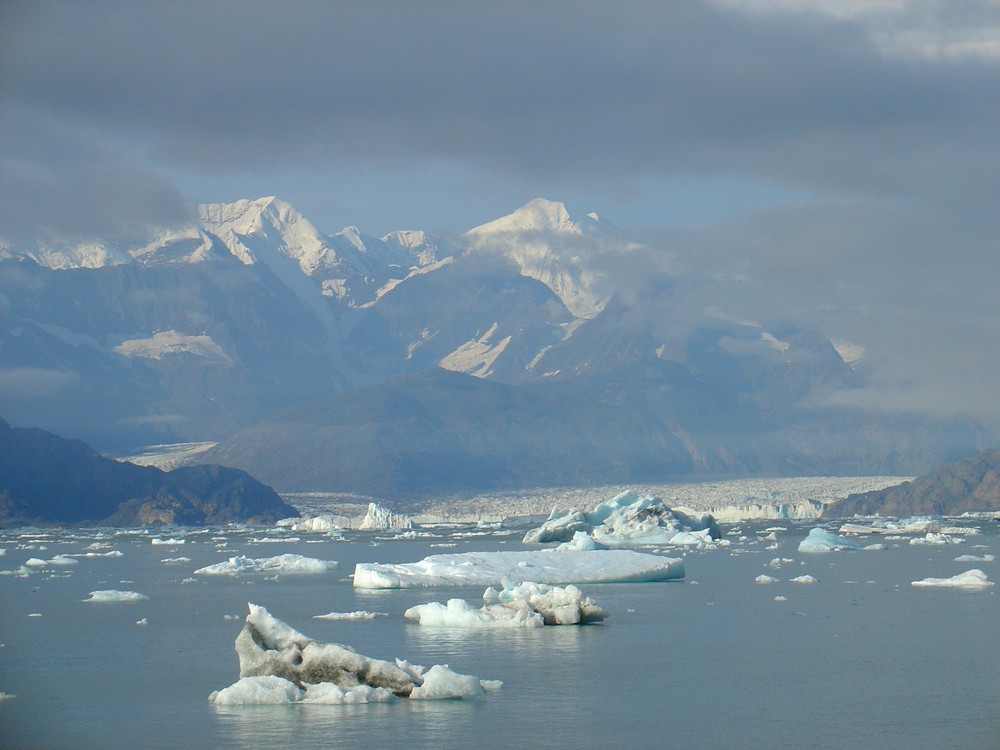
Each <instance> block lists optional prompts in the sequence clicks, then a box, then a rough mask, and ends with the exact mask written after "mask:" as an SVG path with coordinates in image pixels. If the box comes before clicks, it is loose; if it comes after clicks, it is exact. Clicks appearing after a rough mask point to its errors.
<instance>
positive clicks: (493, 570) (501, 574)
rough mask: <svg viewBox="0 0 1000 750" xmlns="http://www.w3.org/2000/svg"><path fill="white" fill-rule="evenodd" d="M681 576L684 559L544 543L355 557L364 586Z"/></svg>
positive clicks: (357, 575)
mask: <svg viewBox="0 0 1000 750" xmlns="http://www.w3.org/2000/svg"><path fill="white" fill-rule="evenodd" d="M683 577H684V561H683V560H681V559H679V558H673V557H661V556H660V555H651V554H648V553H645V552H634V551H632V550H595V551H589V552H581V551H579V550H558V549H546V550H541V551H537V552H513V551H503V552H466V553H463V554H452V555H448V554H445V555H431V556H430V557H425V558H424V559H423V560H420V561H419V562H415V563H399V564H383V563H358V564H357V565H356V566H355V568H354V586H355V588H362V589H400V588H425V587H431V586H483V587H485V586H497V585H501V586H502V585H508V584H517V583H524V582H525V581H532V582H535V583H546V584H549V585H564V584H568V583H627V582H647V581H667V580H673V579H678V578H683Z"/></svg>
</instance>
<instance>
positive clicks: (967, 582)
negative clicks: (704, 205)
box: [911, 568, 993, 589]
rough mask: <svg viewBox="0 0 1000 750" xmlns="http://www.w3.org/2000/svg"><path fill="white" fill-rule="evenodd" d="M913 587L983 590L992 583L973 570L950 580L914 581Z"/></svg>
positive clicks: (983, 575) (981, 573) (981, 572)
mask: <svg viewBox="0 0 1000 750" xmlns="http://www.w3.org/2000/svg"><path fill="white" fill-rule="evenodd" d="M911 585H913V586H943V587H951V588H960V589H984V588H989V587H990V586H992V585H993V581H990V580H989V579H987V578H986V574H985V573H984V572H983V571H981V570H979V568H973V569H972V570H967V571H965V572H964V573H959V574H958V575H957V576H952V577H951V578H925V579H923V580H922V581H914V582H913V583H912V584H911Z"/></svg>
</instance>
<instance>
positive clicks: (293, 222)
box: [198, 196, 457, 307]
mask: <svg viewBox="0 0 1000 750" xmlns="http://www.w3.org/2000/svg"><path fill="white" fill-rule="evenodd" d="M198 215H199V219H200V221H201V222H202V224H203V226H204V227H205V228H206V229H207V230H208V231H210V232H213V233H215V234H217V235H218V236H219V237H220V238H221V239H222V241H223V242H224V243H225V244H226V246H227V247H228V248H229V250H230V252H231V253H232V254H233V255H234V256H236V257H237V258H239V259H240V260H241V261H242V262H243V263H246V264H248V265H249V264H253V263H263V264H264V265H266V266H267V267H268V268H270V269H271V270H272V271H274V272H275V273H276V274H277V275H278V276H279V278H281V279H282V281H283V282H284V283H285V284H286V286H290V287H295V288H299V287H301V283H300V282H297V281H296V280H295V279H294V278H293V276H295V275H302V276H305V277H308V278H309V279H311V280H312V284H313V285H315V284H317V283H318V285H319V288H320V290H321V291H322V294H323V295H324V296H326V297H332V298H335V299H337V300H343V301H344V302H345V303H346V304H347V305H349V306H351V307H358V306H361V305H364V304H366V303H370V302H371V301H372V300H374V299H376V296H377V292H378V290H379V289H380V288H382V287H383V286H385V285H386V284H387V283H389V282H391V281H399V280H401V279H404V278H406V276H407V275H408V274H409V273H410V272H411V270H412V269H414V268H420V267H423V266H425V265H427V264H429V263H433V262H435V261H437V260H438V259H439V257H438V253H439V248H441V249H442V250H443V252H442V256H443V255H447V254H449V253H451V254H453V253H454V252H456V251H457V249H454V248H444V243H436V242H435V241H434V240H432V239H431V238H429V237H427V236H426V235H425V234H424V233H423V232H394V233H392V234H390V235H387V236H386V237H384V238H382V239H378V238H375V237H371V236H369V235H366V234H363V233H362V232H360V231H359V230H358V229H357V227H353V226H351V227H346V228H344V229H342V230H341V231H339V232H336V233H334V234H324V233H323V232H321V231H319V230H318V229H317V228H316V227H315V226H313V224H312V223H311V222H310V221H309V220H308V219H306V218H305V217H304V216H303V215H302V214H301V213H299V212H298V211H297V210H296V209H295V208H294V207H293V206H291V205H290V204H288V203H286V202H284V201H282V200H280V199H279V198H275V197H273V196H271V197H266V198H258V199H256V200H246V199H244V200H239V201H236V202H235V203H227V204H222V203H212V204H204V205H201V206H199V207H198ZM305 293H306V294H311V293H310V292H305Z"/></svg>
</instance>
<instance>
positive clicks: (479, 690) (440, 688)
mask: <svg viewBox="0 0 1000 750" xmlns="http://www.w3.org/2000/svg"><path fill="white" fill-rule="evenodd" d="M423 677H424V681H423V682H422V683H421V684H420V685H418V686H417V687H415V688H413V690H412V691H411V692H410V697H411V698H413V699H416V700H440V699H442V698H444V699H447V698H472V697H474V696H477V695H482V694H483V693H484V692H485V690H484V689H483V686H482V684H480V681H479V678H478V677H473V676H472V675H467V674H458V673H457V672H452V671H451V670H450V669H449V668H448V665H447V664H435V665H434V666H433V667H431V668H430V669H428V670H427V671H426V672H424V675H423Z"/></svg>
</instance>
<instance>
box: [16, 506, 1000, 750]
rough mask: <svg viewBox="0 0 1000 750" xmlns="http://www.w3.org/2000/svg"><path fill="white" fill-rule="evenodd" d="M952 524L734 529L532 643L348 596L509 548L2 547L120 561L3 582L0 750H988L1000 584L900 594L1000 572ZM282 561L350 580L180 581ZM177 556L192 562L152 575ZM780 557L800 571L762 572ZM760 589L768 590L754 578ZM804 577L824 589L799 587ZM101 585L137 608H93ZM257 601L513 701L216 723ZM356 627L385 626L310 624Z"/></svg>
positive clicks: (343, 639)
mask: <svg viewBox="0 0 1000 750" xmlns="http://www.w3.org/2000/svg"><path fill="white" fill-rule="evenodd" d="M965 523H966V524H967V525H974V526H976V527H978V528H980V529H981V530H982V533H981V534H979V535H974V536H967V537H965V540H966V541H965V542H964V543H962V544H949V545H910V544H908V543H907V541H906V540H895V541H888V542H885V544H886V546H887V549H885V550H882V551H858V552H830V553H825V554H811V555H807V554H803V553H799V552H798V551H797V547H798V543H799V541H800V540H801V539H802V538H803V537H804V536H805V534H806V533H807V531H808V529H809V528H811V524H806V525H800V526H797V525H792V524H789V523H782V524H780V525H782V526H785V527H786V528H787V530H786V531H779V532H777V535H776V536H777V540H778V541H777V549H769V547H773V546H774V543H773V542H771V541H757V533H756V532H757V531H759V530H763V529H764V528H765V527H770V526H774V525H775V522H761V523H753V524H751V523H744V524H741V525H740V526H739V529H740V531H741V534H740V535H742V536H743V537H744V540H743V541H738V537H739V536H740V535H736V534H734V535H731V536H730V538H731V539H733V540H734V542H733V544H732V546H730V547H728V548H725V549H716V550H705V551H692V552H688V553H686V554H685V555H684V557H685V566H686V570H687V577H686V579H685V580H684V581H682V582H667V583H650V584H614V585H593V586H584V587H582V588H583V589H584V592H585V593H586V594H588V595H589V596H591V597H592V598H594V599H595V600H596V601H597V602H598V603H599V604H601V605H602V606H603V607H604V608H605V609H607V610H608V611H609V612H610V617H609V618H608V620H607V621H606V622H605V623H603V624H601V625H592V626H587V627H549V628H540V629H533V630H523V631H509V630H495V631H482V630H477V631H467V630H454V629H432V628H426V627H420V626H418V625H415V624H413V623H411V622H408V621H406V620H404V619H403V617H402V613H403V611H404V610H405V609H406V608H407V607H409V606H412V605H413V604H418V603H424V602H429V601H445V600H447V599H449V598H453V597H461V598H466V599H470V600H475V599H479V598H481V596H482V593H483V592H482V590H480V589H461V588H456V589H423V590H407V591H381V592H365V591H358V590H355V589H354V588H353V587H352V586H351V583H350V580H349V579H348V575H349V574H350V573H351V572H352V571H353V568H354V564H355V563H356V562H410V561H415V560H419V559H421V558H423V557H425V556H426V555H428V554H434V553H438V552H461V551H472V550H504V549H519V548H521V547H522V545H521V544H520V536H521V534H520V532H506V531H495V532H490V533H485V534H484V533H483V532H481V531H473V535H471V536H470V535H468V534H466V533H464V532H468V531H470V529H466V530H464V532H463V533H456V531H455V530H439V531H435V532H434V536H433V537H430V538H421V539H405V540H392V539H389V538H386V535H379V534H376V533H371V532H369V533H364V534H362V533H355V534H353V535H348V536H347V537H346V539H345V540H335V539H330V538H328V537H326V536H324V535H322V534H302V533H296V534H294V536H295V537H297V538H298V540H297V541H296V540H293V539H287V538H286V539H284V540H283V541H280V542H263V543H262V542H255V541H253V540H254V539H259V538H261V537H262V536H264V534H263V533H262V532H260V531H256V532H250V531H234V530H216V531H211V532H201V533H187V534H185V535H184V537H183V538H184V539H185V543H184V544H177V545H154V544H152V543H151V537H152V536H153V535H145V534H137V533H125V534H113V533H112V532H40V533H39V534H32V532H24V531H22V532H5V533H3V534H2V535H0V548H3V549H6V550H7V551H6V553H5V554H4V555H3V556H0V569H3V570H15V569H17V568H19V566H20V565H22V564H23V563H24V562H25V561H26V560H28V559H29V558H31V557H35V558H40V559H51V558H52V557H54V556H55V555H66V554H74V553H81V552H85V551H87V548H88V546H89V545H91V544H93V543H94V542H95V541H98V542H100V543H104V544H109V545H110V547H105V548H102V549H98V550H96V551H98V552H107V551H108V550H109V549H113V550H118V551H120V552H121V553H122V555H121V556H120V557H90V558H76V559H78V560H79V563H78V564H76V565H72V566H65V567H62V566H48V567H44V568H41V569H39V570H38V572H35V573H33V574H32V575H30V576H28V577H25V578H22V577H17V576H13V575H3V576H0V643H2V644H3V646H2V647H0V692H3V693H6V694H13V695H15V696H16V697H13V698H8V699H4V700H2V701H0V746H2V747H4V748H80V749H83V748H132V747H147V748H226V747H234V748H268V749H269V750H274V749H275V748H285V747H294V748H369V747H371V748H472V747H480V748H510V747H546V748H579V747H610V748H615V747H622V748H625V747H628V748H682V747H684V748H907V749H908V750H909V749H912V748H928V749H931V748H933V749H941V748H956V749H957V748H961V749H963V750H968V749H977V748H994V749H995V748H1000V639H998V635H1000V597H998V596H997V594H996V592H995V589H996V588H997V587H991V588H990V589H987V590H984V591H963V590H956V589H922V588H915V587H913V586H911V585H910V584H911V582H912V581H914V580H918V579H924V578H927V577H949V576H953V575H955V574H957V573H960V572H963V571H965V570H968V569H969V568H974V567H978V568H981V569H982V570H984V571H985V572H986V573H987V575H988V576H989V578H990V580H994V581H995V580H997V579H998V578H1000V574H998V573H997V565H1000V563H997V562H976V563H967V562H956V561H955V557H957V556H958V555H963V554H973V555H977V556H982V555H986V554H993V555H1000V543H998V528H997V524H996V523H995V522H973V521H967V522H965ZM731 528H732V527H726V528H724V531H730V530H731ZM282 534H284V536H286V537H287V536H289V533H288V532H277V531H274V532H271V531H269V532H267V534H266V536H267V537H270V538H280V537H281V536H282ZM160 536H161V538H162V537H163V535H162V534H161V535H160ZM171 536H175V537H176V535H171ZM223 539H225V545H226V546H225V547H220V546H219V545H221V544H223ZM872 541H873V542H874V541H880V540H879V539H873V540H872ZM441 544H454V545H456V546H454V547H447V548H442V547H440V546H436V545H441ZM41 547H44V549H41ZM284 553H297V554H302V555H306V556H308V557H313V558H319V559H323V560H337V561H338V562H339V563H340V567H339V569H338V570H337V571H334V572H330V573H325V574H319V575H303V576H291V575H282V576H279V577H278V579H277V580H272V579H268V578H267V577H266V576H263V575H250V576H241V577H235V578H234V577H213V578H208V577H205V576H197V577H195V576H193V575H192V573H193V571H194V570H195V569H197V568H200V567H202V566H204V565H207V564H211V563H216V562H220V561H222V560H225V559H226V558H228V557H229V556H232V555H237V554H245V555H248V556H250V557H255V558H260V557H271V556H274V555H279V554H284ZM675 554H676V553H675ZM180 556H184V557H189V558H190V562H183V563H173V564H168V563H164V562H162V560H163V559H166V558H176V557H180ZM774 558H786V559H791V560H793V562H791V563H786V564H784V565H782V566H781V567H780V568H773V567H771V566H770V565H769V562H770V561H771V560H773V559H774ZM761 574H767V575H771V576H773V577H775V578H778V579H779V581H778V582H777V583H772V584H759V583H755V582H754V579H755V578H756V577H757V576H758V575H761ZM806 574H808V575H812V576H814V577H815V578H816V579H818V580H817V582H816V583H812V584H797V583H791V582H789V579H790V578H793V577H796V576H801V575H806ZM192 579H193V580H192ZM99 589H119V590H131V591H137V592H140V593H142V594H145V595H146V596H148V599H146V600H143V601H138V602H118V603H108V604H94V603H84V602H83V601H82V600H83V599H86V598H87V597H88V593H89V592H90V591H93V590H99ZM776 597H784V598H785V601H776V600H775V598H776ZM247 602H254V603H256V604H260V605H263V606H265V607H267V609H268V610H269V611H270V612H271V613H272V614H273V615H275V616H276V617H278V618H279V619H281V620H284V621H285V622H287V623H288V624H289V625H291V626H292V627H294V628H296V629H297V630H299V631H301V632H303V633H305V634H307V635H309V636H312V637H314V638H316V639H319V640H324V641H332V642H336V643H343V644H347V645H350V646H352V647H353V648H355V649H356V650H357V651H359V652H360V653H363V654H366V655H368V656H373V657H377V658H382V659H393V658H396V657H398V658H403V659H407V660H409V661H411V662H414V663H418V664H424V665H426V666H430V665H432V664H442V663H443V664H448V665H450V666H451V668H452V669H454V670H456V671H458V672H462V673H466V674H474V675H476V676H478V677H480V678H483V679H495V680H502V681H503V688H502V690H501V691H500V692H499V693H495V694H490V695H487V696H485V697H483V698H481V699H476V700H472V701H428V702H418V701H406V700H400V701H397V702H394V703H390V704H369V705H357V706H323V705H288V706H260V707H234V706H227V707H221V706H215V705H213V704H211V703H209V701H208V700H207V697H208V695H209V693H211V692H212V691H213V690H217V689H220V688H223V687H226V686H228V685H230V684H231V683H233V682H235V681H236V679H237V676H238V674H237V669H238V665H237V659H236V655H235V652H234V651H233V641H234V639H235V637H236V635H237V633H238V632H239V630H240V628H241V625H242V618H243V617H244V616H245V614H246V604H247ZM356 610H367V611H371V612H386V613H388V614H389V616H388V617H385V618H377V619H374V620H366V621H347V622H345V621H328V620H319V619H314V615H320V614H325V613H328V612H351V611H356ZM237 618H238V619H237ZM140 620H145V621H146V624H142V625H140V624H137V621H140Z"/></svg>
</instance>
